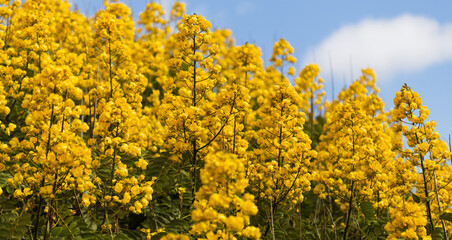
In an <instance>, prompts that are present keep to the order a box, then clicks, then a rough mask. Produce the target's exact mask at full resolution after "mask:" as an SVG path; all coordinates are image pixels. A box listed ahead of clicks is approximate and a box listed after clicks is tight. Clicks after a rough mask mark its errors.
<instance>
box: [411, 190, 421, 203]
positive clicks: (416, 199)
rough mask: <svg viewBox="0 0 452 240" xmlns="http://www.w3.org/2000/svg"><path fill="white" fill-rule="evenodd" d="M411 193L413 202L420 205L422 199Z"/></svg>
mask: <svg viewBox="0 0 452 240" xmlns="http://www.w3.org/2000/svg"><path fill="white" fill-rule="evenodd" d="M410 193H411V197H412V198H413V200H414V201H415V202H416V203H420V202H421V198H420V197H419V196H418V195H416V194H414V193H413V192H410Z"/></svg>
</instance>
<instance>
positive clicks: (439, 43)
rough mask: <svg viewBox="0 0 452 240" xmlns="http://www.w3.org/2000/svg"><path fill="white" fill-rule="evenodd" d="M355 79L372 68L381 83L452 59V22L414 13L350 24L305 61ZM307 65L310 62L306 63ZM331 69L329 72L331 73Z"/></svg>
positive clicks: (334, 34) (339, 75) (322, 43)
mask: <svg viewBox="0 0 452 240" xmlns="http://www.w3.org/2000/svg"><path fill="white" fill-rule="evenodd" d="M329 55H330V56H331V60H332V61H331V62H332V66H333V71H334V75H335V76H336V77H339V78H342V76H347V78H348V77H350V75H351V69H353V79H356V78H357V77H358V76H359V75H360V69H361V68H367V67H371V68H373V69H374V71H375V72H376V74H377V77H378V79H379V81H388V80H390V79H391V78H392V77H394V75H396V74H397V73H406V72H414V71H420V70H422V69H425V68H427V67H428V66H430V65H433V64H435V63H439V62H443V61H447V60H451V59H452V23H447V24H440V23H438V22H437V21H435V20H433V19H429V18H426V17H422V16H414V15H410V14H405V15H401V16H399V17H396V18H393V19H366V20H363V21H361V22H359V23H357V24H353V25H346V26H344V27H341V28H340V29H339V30H337V31H335V32H334V33H332V34H331V35H330V36H328V37H327V38H326V39H325V40H323V42H321V43H320V44H319V45H317V46H316V47H315V48H313V49H312V50H311V51H310V53H309V54H307V55H306V56H305V57H304V58H303V59H305V60H309V61H315V62H317V63H318V64H319V65H320V67H321V68H322V69H323V72H324V73H327V72H328V73H329V68H330V59H329ZM305 63H307V61H306V62H305ZM327 69H328V70H327Z"/></svg>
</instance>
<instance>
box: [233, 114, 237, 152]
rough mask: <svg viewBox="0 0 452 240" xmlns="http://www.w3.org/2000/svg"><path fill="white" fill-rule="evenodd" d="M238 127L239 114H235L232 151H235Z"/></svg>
mask: <svg viewBox="0 0 452 240" xmlns="http://www.w3.org/2000/svg"><path fill="white" fill-rule="evenodd" d="M236 129H237V116H234V138H233V140H232V153H235V136H236Z"/></svg>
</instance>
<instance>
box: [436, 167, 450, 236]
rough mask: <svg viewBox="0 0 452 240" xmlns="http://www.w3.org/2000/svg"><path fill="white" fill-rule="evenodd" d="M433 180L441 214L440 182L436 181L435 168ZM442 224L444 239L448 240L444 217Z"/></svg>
mask: <svg viewBox="0 0 452 240" xmlns="http://www.w3.org/2000/svg"><path fill="white" fill-rule="evenodd" d="M433 180H434V182H435V193H436V201H438V210H439V214H441V202H440V201H439V193H438V184H437V183H436V173H435V170H433ZM441 225H442V227H443V232H444V239H445V240H447V230H446V224H445V223H444V220H442V219H441Z"/></svg>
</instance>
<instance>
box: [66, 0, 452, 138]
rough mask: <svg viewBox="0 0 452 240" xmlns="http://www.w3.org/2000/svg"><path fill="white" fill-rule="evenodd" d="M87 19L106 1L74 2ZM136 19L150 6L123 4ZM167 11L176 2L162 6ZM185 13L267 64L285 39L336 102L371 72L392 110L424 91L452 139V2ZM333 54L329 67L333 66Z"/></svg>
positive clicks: (248, 6) (242, 1) (239, 3)
mask: <svg viewBox="0 0 452 240" xmlns="http://www.w3.org/2000/svg"><path fill="white" fill-rule="evenodd" d="M71 2H72V3H76V4H78V5H79V7H80V10H81V11H82V12H88V14H89V15H92V13H93V12H94V11H95V9H98V8H100V7H101V6H102V1H101V0H91V1H90V0H71ZM123 2H125V3H127V4H128V5H129V6H131V8H132V11H133V12H134V15H135V16H137V14H138V13H139V12H141V11H142V10H143V9H144V7H145V5H146V3H148V2H150V1H149V0H124V1H123ZM156 2H160V3H162V5H163V6H164V8H167V9H168V8H169V7H170V6H171V3H172V2H173V1H171V0H160V1H159V0H156ZM185 2H186V7H187V13H189V14H191V13H197V14H200V15H203V16H205V17H206V18H207V19H208V20H209V21H210V22H211V23H212V26H213V27H218V28H228V29H231V30H232V32H233V36H234V38H235V39H236V43H237V44H243V43H245V42H250V43H254V44H256V45H258V46H259V47H260V48H261V49H262V52H263V57H264V59H268V58H269V57H270V55H271V52H272V47H273V43H274V42H275V41H277V40H278V39H279V38H285V39H286V40H288V41H289V42H290V43H291V45H292V46H293V47H294V48H295V56H296V57H297V58H298V65H296V66H297V70H300V68H301V67H302V66H303V65H304V64H306V63H310V62H317V63H318V64H319V66H320V69H321V75H322V77H324V79H325V82H326V83H325V84H326V87H327V96H328V99H331V97H332V92H331V79H332V76H331V72H333V73H334V74H333V76H334V80H335V90H336V92H337V91H338V90H339V89H340V88H342V87H344V86H345V85H346V84H349V83H350V82H351V80H352V79H356V78H358V77H359V71H360V69H361V68H365V67H372V68H374V70H375V72H376V75H377V85H378V86H379V87H380V89H381V92H380V96H381V97H382V98H383V100H384V101H385V102H386V109H387V110H389V109H391V108H393V101H392V99H393V98H394V96H395V92H396V91H398V90H399V89H400V88H401V86H402V85H403V83H407V84H408V85H409V86H411V87H412V88H413V90H415V91H418V92H419V94H420V96H421V98H422V99H423V102H424V104H425V105H427V106H428V108H429V110H430V118H429V119H431V120H434V121H436V122H437V128H436V129H437V130H438V131H439V133H440V134H441V137H442V138H443V139H444V140H447V138H448V135H449V134H452V124H450V123H451V122H452V106H451V103H452V97H451V96H452V94H450V91H451V90H452V14H451V12H452V1H446V0H435V1H427V0H423V1H421V0H410V1H408V0H397V1H394V0H379V1H362V0H361V1H359V0H344V1H326V0H317V1H312V0H311V1H305V0H291V1H289V0H282V1H274V0H227V1H226V0H224V1H218V0H187V1H185ZM330 56H331V62H332V64H330V60H329V59H330Z"/></svg>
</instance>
